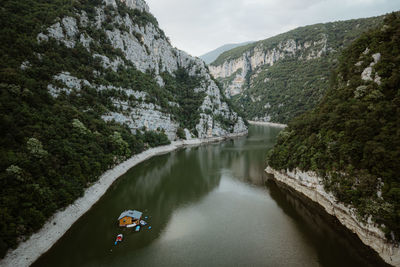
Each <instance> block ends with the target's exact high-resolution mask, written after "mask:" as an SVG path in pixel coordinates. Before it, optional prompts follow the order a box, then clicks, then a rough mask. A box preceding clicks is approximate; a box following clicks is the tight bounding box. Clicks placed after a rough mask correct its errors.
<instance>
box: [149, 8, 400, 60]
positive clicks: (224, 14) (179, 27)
mask: <svg viewBox="0 0 400 267" xmlns="http://www.w3.org/2000/svg"><path fill="white" fill-rule="evenodd" d="M146 1H147V3H148V5H149V6H150V12H151V13H152V14H153V15H154V16H155V17H156V18H157V19H158V21H159V23H160V26H161V28H162V29H163V30H164V31H165V33H166V35H167V36H168V37H169V38H170V39H171V42H172V44H173V45H174V46H176V47H177V48H179V49H181V50H184V51H186V52H188V53H189V54H191V55H193V56H200V55H202V54H204V53H207V52H209V51H211V50H214V49H215V48H217V47H219V46H221V45H224V44H228V43H240V42H245V41H253V40H262V39H266V38H268V37H271V36H274V35H276V34H279V33H282V32H286V31H288V30H291V29H294V28H296V27H299V26H305V25H310V24H315V23H320V22H331V21H336V20H346V19H353V18H362V17H371V16H377V15H382V14H385V13H387V12H391V11H396V10H400V0H146Z"/></svg>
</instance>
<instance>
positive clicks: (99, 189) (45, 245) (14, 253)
mask: <svg viewBox="0 0 400 267" xmlns="http://www.w3.org/2000/svg"><path fill="white" fill-rule="evenodd" d="M244 135H247V131H246V132H242V133H238V134H231V135H228V136H225V137H213V138H208V139H192V140H184V141H174V142H172V143H171V144H170V145H167V146H161V147H156V148H151V149H148V150H146V151H143V152H142V153H140V154H137V155H135V156H133V157H132V158H130V159H128V160H126V161H124V162H123V163H121V164H119V165H118V166H116V167H114V168H112V169H110V170H108V171H107V172H105V173H104V174H103V175H102V176H101V177H100V178H99V180H98V181H97V182H96V183H95V184H93V185H92V186H91V187H89V188H87V189H86V190H85V193H84V195H83V196H82V197H80V198H78V199H77V200H75V202H74V203H73V204H71V205H69V206H68V207H66V208H65V209H64V210H60V211H58V212H56V213H55V214H54V215H53V216H52V217H50V219H49V220H48V221H47V222H46V223H45V225H44V226H43V227H42V228H41V229H40V230H39V232H37V233H34V234H33V235H32V236H31V237H30V238H29V239H28V240H27V241H25V242H22V243H20V244H19V245H18V247H17V248H16V249H15V250H10V251H9V252H8V253H7V255H6V256H5V257H4V259H2V260H1V261H0V266H29V265H31V264H32V263H34V262H35V261H36V260H37V259H38V258H39V257H40V256H41V255H43V254H44V253H45V252H46V251H48V250H49V249H50V248H51V247H52V246H53V245H54V244H55V243H56V242H57V241H58V240H59V239H60V238H61V237H62V236H63V235H64V234H65V233H66V232H67V231H68V229H69V228H70V227H71V226H72V225H73V224H74V223H75V222H76V221H77V220H78V219H79V218H80V217H81V216H82V215H83V214H85V213H86V212H87V211H88V210H89V209H90V208H91V207H92V206H93V205H94V204H95V203H96V202H97V201H98V200H99V199H100V198H101V197H102V196H103V195H104V193H106V191H107V190H108V188H109V187H110V186H111V185H112V184H113V183H114V181H115V180H117V179H118V178H119V177H120V176H122V175H123V174H124V173H126V172H127V171H128V170H129V169H131V168H132V167H134V166H136V165H137V164H139V163H141V162H143V161H145V160H147V159H149V158H151V157H154V156H157V155H162V154H165V153H168V152H171V151H174V150H176V149H178V148H182V147H189V146H198V145H201V144H206V143H213V142H220V141H224V140H227V139H231V138H235V137H239V136H244Z"/></svg>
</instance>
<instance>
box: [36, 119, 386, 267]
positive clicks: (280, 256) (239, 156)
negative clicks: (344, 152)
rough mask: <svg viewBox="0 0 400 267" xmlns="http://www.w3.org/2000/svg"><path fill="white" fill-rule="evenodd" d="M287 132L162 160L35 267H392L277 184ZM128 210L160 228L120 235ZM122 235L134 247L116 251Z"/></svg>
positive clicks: (126, 182)
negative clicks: (276, 152) (274, 155)
mask: <svg viewBox="0 0 400 267" xmlns="http://www.w3.org/2000/svg"><path fill="white" fill-rule="evenodd" d="M279 131H281V129H280V128H274V127H268V126H251V127H250V129H249V135H248V136H247V137H242V138H238V139H234V140H229V141H226V142H222V143H216V144H207V145H202V146H199V147H191V148H184V149H180V150H178V151H174V152H171V153H168V154H165V155H161V156H157V157H154V158H152V159H150V160H148V161H146V162H143V163H141V164H139V165H137V166H136V167H134V168H132V169H131V170H129V171H128V172H127V173H126V174H125V175H123V176H122V177H121V178H120V179H118V180H117V181H116V182H115V183H114V184H113V185H112V186H111V187H110V189H109V190H108V191H107V193H106V194H105V195H104V196H103V197H102V198H101V199H100V201H99V202H98V203H96V205H95V206H94V207H93V208H92V209H91V210H90V211H88V212H87V213H86V214H85V215H84V216H82V217H81V218H80V219H79V220H78V221H77V222H76V223H75V224H74V225H73V226H72V227H71V229H70V230H69V231H68V232H67V233H66V234H65V235H64V236H63V237H62V238H61V239H60V240H59V241H58V242H57V243H56V244H55V245H54V246H53V248H52V249H50V250H49V251H48V252H47V253H46V254H44V255H43V256H42V257H41V258H39V259H38V260H37V261H36V262H35V263H34V264H33V266H381V265H382V266H385V264H384V263H383V261H382V260H380V258H379V257H378V256H377V254H376V253H375V252H374V251H372V250H371V249H369V248H367V247H365V246H364V245H363V244H362V243H361V241H360V240H359V239H358V238H357V237H356V236H355V235H354V234H351V233H350V232H349V231H347V230H346V229H345V228H344V227H342V226H341V225H339V224H338V222H337V221H336V220H335V219H334V218H333V217H331V216H329V215H327V214H326V213H324V212H323V211H322V209H321V208H320V207H318V206H317V205H315V204H313V203H311V202H310V201H308V200H307V199H304V198H303V197H301V196H300V195H299V194H297V193H294V192H291V191H290V190H288V189H287V188H285V187H284V186H282V185H279V184H276V183H275V182H274V181H273V180H271V179H269V178H270V177H268V176H267V175H266V174H265V173H264V168H265V157H266V152H267V150H268V149H269V148H271V147H272V146H273V145H274V142H275V141H276V137H277V135H278V134H279ZM126 209H138V210H141V211H143V212H144V215H145V216H148V217H149V218H148V220H147V221H148V222H149V224H150V225H151V227H152V228H151V229H148V227H145V228H144V229H142V230H141V231H140V232H139V233H135V232H133V230H132V229H120V228H118V226H117V218H118V216H119V215H120V213H121V212H122V211H124V210H126ZM118 233H123V234H124V240H123V242H122V243H120V244H118V245H117V246H115V245H114V240H115V237H116V235H117V234H118Z"/></svg>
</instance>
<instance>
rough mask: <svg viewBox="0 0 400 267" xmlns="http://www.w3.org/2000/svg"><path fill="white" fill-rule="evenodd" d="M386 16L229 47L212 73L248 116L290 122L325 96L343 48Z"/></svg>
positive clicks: (309, 28)
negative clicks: (332, 71)
mask: <svg viewBox="0 0 400 267" xmlns="http://www.w3.org/2000/svg"><path fill="white" fill-rule="evenodd" d="M382 21H383V16H380V17H373V18H366V19H355V20H348V21H337V22H332V23H325V24H315V25H310V26H305V27H300V28H297V29H294V30H292V31H289V32H286V33H283V34H280V35H277V36H275V37H271V38H268V39H266V40H262V41H259V42H256V43H252V44H249V45H247V46H242V47H238V48H235V49H232V50H230V51H227V52H225V53H223V54H221V56H219V58H217V60H215V61H214V62H213V63H211V65H210V71H211V73H212V74H213V75H214V76H215V77H216V78H217V79H218V81H219V82H220V83H221V84H222V85H223V87H224V89H225V90H226V93H227V95H230V96H231V97H232V101H233V102H234V103H235V104H236V106H237V107H238V108H239V109H240V110H241V111H242V112H243V113H244V115H245V116H246V118H247V119H249V120H255V121H272V122H279V123H287V122H289V121H290V120H291V119H292V118H294V117H296V116H298V115H300V114H302V113H304V112H305V111H307V110H310V109H312V108H313V107H315V106H316V104H317V103H319V101H320V100H321V99H322V97H323V96H324V94H325V93H326V91H327V89H328V88H329V83H330V79H331V70H332V69H335V68H336V67H337V60H338V56H339V55H340V51H342V49H343V48H344V47H346V46H348V45H349V44H350V43H351V42H352V41H353V40H355V39H356V38H357V37H359V36H360V35H361V34H362V33H363V32H365V31H366V30H368V29H370V28H373V27H376V26H378V25H380V24H381V23H382Z"/></svg>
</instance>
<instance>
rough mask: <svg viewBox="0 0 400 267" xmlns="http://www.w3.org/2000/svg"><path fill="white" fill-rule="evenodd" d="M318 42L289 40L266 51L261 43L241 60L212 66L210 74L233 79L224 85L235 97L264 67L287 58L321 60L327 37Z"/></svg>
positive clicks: (325, 50) (229, 94)
mask: <svg viewBox="0 0 400 267" xmlns="http://www.w3.org/2000/svg"><path fill="white" fill-rule="evenodd" d="M319 37H320V39H319V40H318V41H314V42H311V41H306V42H304V43H300V42H296V41H295V40H293V39H288V40H284V41H281V42H279V43H278V44H277V45H275V46H273V47H272V48H269V49H265V48H264V46H263V43H259V44H258V45H256V46H255V47H254V48H253V49H251V50H248V51H246V52H244V53H243V54H242V55H241V56H240V57H239V58H236V59H228V60H226V61H225V62H223V63H222V64H221V65H218V66H214V65H210V66H209V68H210V72H211V74H212V75H213V76H214V77H215V78H231V79H229V80H230V82H229V83H227V84H224V89H225V93H226V94H227V95H228V96H234V95H237V94H240V93H241V92H243V89H244V88H243V85H244V84H245V82H246V77H247V76H248V74H249V73H252V72H254V71H255V70H257V69H260V68H261V67H263V66H273V65H274V64H275V63H276V62H277V61H279V60H282V59H285V58H287V57H296V56H297V55H298V54H299V55H298V58H299V59H305V60H311V59H315V58H319V57H321V56H322V55H324V54H325V53H326V52H327V50H328V49H327V42H328V39H327V36H326V35H325V34H321V35H320V36H319Z"/></svg>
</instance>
